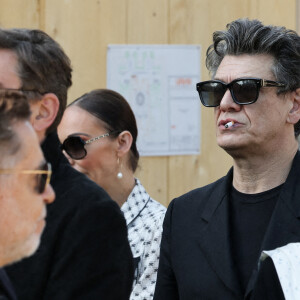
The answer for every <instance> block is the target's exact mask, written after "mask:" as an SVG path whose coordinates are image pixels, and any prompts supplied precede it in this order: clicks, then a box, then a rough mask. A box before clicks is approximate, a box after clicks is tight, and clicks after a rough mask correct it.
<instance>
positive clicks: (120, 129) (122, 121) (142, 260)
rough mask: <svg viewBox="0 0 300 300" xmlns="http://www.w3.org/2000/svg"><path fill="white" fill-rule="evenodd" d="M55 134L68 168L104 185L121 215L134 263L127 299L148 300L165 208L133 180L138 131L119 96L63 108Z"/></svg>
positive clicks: (91, 97)
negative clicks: (131, 283) (57, 136)
mask: <svg viewBox="0 0 300 300" xmlns="http://www.w3.org/2000/svg"><path fill="white" fill-rule="evenodd" d="M58 135H59V139H60V141H61V143H62V149H63V151H64V153H65V155H66V157H67V158H68V159H69V161H70V163H71V165H72V166H73V167H74V168H75V169H76V170H78V171H80V172H82V173H84V174H86V175H87V176H88V177H89V178H90V179H92V180H93V181H95V182H96V183H97V184H99V185H100V186H101V187H103V188H104V189H105V190H106V192H107V193H108V194H109V195H110V196H111V198H112V199H113V200H115V201H116V202H117V203H118V204H119V206H120V207H121V210H122V211H123V213H124V216H125V219H126V223H127V228H128V239H129V243H130V247H131V250H132V254H133V257H134V262H135V278H134V283H133V290H132V293H131V296H130V299H131V300H132V299H137V300H140V299H147V300H148V299H152V298H153V295H154V289H155V283H156V276H157V269H158V261H159V250H160V241H161V234H162V223H163V219H164V215H165V211H166V208H165V207H164V206H163V205H161V204H160V203H158V202H157V201H155V200H153V199H152V198H151V197H150V196H149V195H148V193H147V192H146V191H145V189H144V187H143V186H142V185H141V183H140V181H139V180H138V179H137V178H135V177H134V172H135V170H136V168H137V166H138V160H139V152H138V150H137V147H136V140H137V135H138V130H137V125H136V120H135V117H134V114H133V112H132V110H131V108H130V105H129V104H128V102H127V101H126V100H125V99H124V98H123V97H122V96H121V95H120V94H118V93H117V92H114V91H112V90H107V89H99V90H93V91H91V92H90V93H87V94H84V95H83V96H81V97H80V98H78V99H76V100H75V101H74V102H72V103H71V104H70V105H69V106H68V107H67V109H66V111H65V113H64V116H63V119H62V122H61V124H60V125H59V128H58Z"/></svg>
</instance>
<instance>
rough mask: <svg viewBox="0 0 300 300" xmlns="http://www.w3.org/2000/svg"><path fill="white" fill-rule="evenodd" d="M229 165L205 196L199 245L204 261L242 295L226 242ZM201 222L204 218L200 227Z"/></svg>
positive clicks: (233, 289) (230, 180) (228, 236)
mask: <svg viewBox="0 0 300 300" xmlns="http://www.w3.org/2000/svg"><path fill="white" fill-rule="evenodd" d="M232 174H233V171H232V169H231V170H230V171H229V173H228V174H227V176H226V177H225V180H224V179H223V182H222V183H221V184H220V185H217V188H216V189H215V190H214V192H213V193H212V194H211V195H210V197H209V199H207V205H206V207H205V209H204V211H203V213H202V214H201V218H202V220H201V222H202V225H201V226H202V228H204V229H203V230H202V231H201V233H200V238H199V239H200V247H201V250H202V252H203V253H204V255H205V257H206V259H207V261H208V262H209V264H210V265H211V267H212V268H213V270H214V271H215V272H216V274H217V276H218V277H219V278H220V279H221V280H222V281H223V282H224V284H225V285H226V286H227V287H228V288H229V289H230V290H232V291H233V292H234V293H235V294H237V296H239V297H242V291H241V287H240V285H239V281H238V278H237V275H236V272H235V271H234V263H233V259H232V253H231V245H230V223H229V199H228V195H229V188H230V186H231V184H232ZM203 222H205V223H204V224H205V225H204V227H203Z"/></svg>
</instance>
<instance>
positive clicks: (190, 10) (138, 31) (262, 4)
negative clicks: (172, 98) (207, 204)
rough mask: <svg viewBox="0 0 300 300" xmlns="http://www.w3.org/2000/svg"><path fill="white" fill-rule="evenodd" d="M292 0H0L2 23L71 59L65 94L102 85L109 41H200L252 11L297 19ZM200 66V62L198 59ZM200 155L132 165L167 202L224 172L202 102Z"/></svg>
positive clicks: (265, 17)
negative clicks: (47, 40)
mask: <svg viewBox="0 0 300 300" xmlns="http://www.w3.org/2000/svg"><path fill="white" fill-rule="evenodd" d="M296 2H297V0H227V1H224V0H214V1H211V0H84V1H83V0H0V25H1V26H2V27H29V28H40V29H42V30H44V31H46V32H47V33H48V34H50V35H51V36H52V37H53V38H54V39H56V40H57V41H58V42H59V43H60V44H61V45H62V47H63V48H64V49H65V51H66V53H67V54H68V55H69V57H70V58H71V61H72V65H73V69H74V74H73V86H72V88H71V90H70V93H69V101H72V100H74V99H75V98H76V97H78V96H80V95H81V94H83V93H84V92H87V91H89V90H91V89H95V88H101V87H106V48H107V45H108V44H139V43H140V44H201V46H202V49H203V53H202V60H201V73H202V74H203V75H202V79H203V80H205V79H208V78H209V76H208V73H207V71H206V69H205V67H204V54H205V53H204V52H205V50H206V48H207V47H208V46H209V44H210V43H211V38H212V33H213V32H214V31H215V30H219V29H224V28H225V25H226V24H227V23H229V22H230V21H232V20H234V19H236V18H240V17H249V18H258V19H260V20H262V21H263V22H264V23H265V24H278V25H285V26H286V27H288V28H291V29H296V27H297V24H298V23H297V18H296V14H297V10H298V7H297V3H296ZM199 67H200V66H199ZM201 136H202V149H201V155H190V156H172V157H147V158H142V159H141V161H140V169H139V170H138V172H137V177H139V178H140V179H141V181H142V183H143V185H144V186H145V187H146V189H147V190H148V192H149V194H150V195H151V196H152V197H153V198H155V199H157V200H159V201H160V202H161V203H163V204H165V205H166V206H167V205H168V203H169V202H170V201H171V200H172V198H174V197H176V196H179V195H181V194H183V193H185V192H187V191H189V190H190V189H193V188H196V187H199V186H203V185H205V184H208V183H210V182H212V181H214V180H216V179H217V178H219V177H221V176H222V175H224V174H225V173H226V172H227V170H228V168H229V167H230V165H231V159H230V157H229V156H228V155H226V154H225V153H224V152H223V151H222V150H220V149H218V147H217V146H216V143H215V130H214V122H213V111H212V109H208V108H207V109H205V108H203V109H202V132H201Z"/></svg>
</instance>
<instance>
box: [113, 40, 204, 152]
mask: <svg viewBox="0 0 300 300" xmlns="http://www.w3.org/2000/svg"><path fill="white" fill-rule="evenodd" d="M199 81H200V46H197V45H196V46H195V45H193V46H192V45H109V46H108V51H107V88H109V89H112V90H115V91H117V92H119V93H120V94H122V95H123V96H124V98H125V99H126V100H127V101H128V102H129V104H130V106H131V108H132V110H133V112H134V114H135V117H136V120H137V125H138V130H139V135H138V141H137V147H138V150H139V152H140V154H141V155H142V156H155V155H179V154H197V153H200V132H201V130H200V124H201V122H200V116H201V114H200V107H201V105H200V99H199V96H198V93H197V91H196V83H197V82H199Z"/></svg>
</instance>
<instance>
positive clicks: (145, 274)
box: [121, 179, 166, 300]
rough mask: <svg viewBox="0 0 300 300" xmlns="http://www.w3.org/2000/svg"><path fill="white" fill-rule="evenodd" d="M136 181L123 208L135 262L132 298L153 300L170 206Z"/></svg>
mask: <svg viewBox="0 0 300 300" xmlns="http://www.w3.org/2000/svg"><path fill="white" fill-rule="evenodd" d="M135 181H136V185H135V187H134V188H133V190H132V192H131V193H130V195H129V197H128V199H127V201H126V202H125V203H124V204H123V205H122V207H121V210H122V212H123V213H124V216H125V219H126V223H127V229H128V240H129V244H130V247H131V251H132V254H133V258H134V265H135V274H134V282H133V289H132V292H131V295H130V300H151V299H153V296H154V289H155V284H156V277H157V269H158V262H159V252H160V241H161V235H162V224H163V220H164V216H165V213H166V208H165V207H164V206H163V205H162V204H160V203H158V202H157V201H155V200H153V199H151V198H150V196H149V195H148V193H147V192H146V190H145V189H144V187H143V186H142V184H141V183H140V181H139V180H138V179H135Z"/></svg>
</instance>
